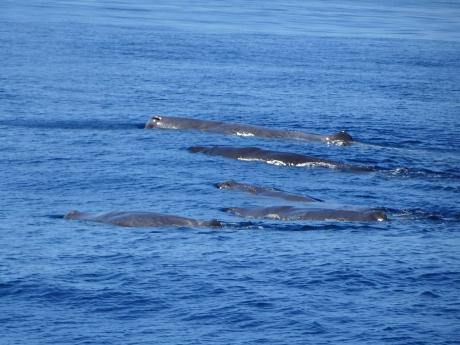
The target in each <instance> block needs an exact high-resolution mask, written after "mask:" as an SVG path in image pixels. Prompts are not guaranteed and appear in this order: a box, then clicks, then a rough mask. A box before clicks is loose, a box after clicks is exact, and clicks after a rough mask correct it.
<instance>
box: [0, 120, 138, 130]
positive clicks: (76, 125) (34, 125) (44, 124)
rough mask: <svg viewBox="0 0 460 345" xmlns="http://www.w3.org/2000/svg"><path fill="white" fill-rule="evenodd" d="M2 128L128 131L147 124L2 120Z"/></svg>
mask: <svg viewBox="0 0 460 345" xmlns="http://www.w3.org/2000/svg"><path fill="white" fill-rule="evenodd" d="M0 126H8V127H23V128H31V129H71V130H88V129H90V130H101V131H104V130H110V131H111V130H128V129H144V126H145V123H132V122H119V121H108V120H61V121H59V120H58V121H46V120H36V119H34V120H0Z"/></svg>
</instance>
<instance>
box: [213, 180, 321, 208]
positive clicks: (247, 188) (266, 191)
mask: <svg viewBox="0 0 460 345" xmlns="http://www.w3.org/2000/svg"><path fill="white" fill-rule="evenodd" d="M215 186H216V187H217V188H219V189H231V190H238V191H242V192H246V193H251V194H255V195H261V196H266V197H271V198H277V199H283V200H286V201H293V202H306V203H310V202H322V200H320V199H316V198H312V197H309V196H303V195H296V194H291V193H287V192H284V191H282V190H279V189H273V188H266V187H260V186H255V185H251V184H247V183H240V182H236V181H234V180H228V181H224V182H221V183H216V184H215Z"/></svg>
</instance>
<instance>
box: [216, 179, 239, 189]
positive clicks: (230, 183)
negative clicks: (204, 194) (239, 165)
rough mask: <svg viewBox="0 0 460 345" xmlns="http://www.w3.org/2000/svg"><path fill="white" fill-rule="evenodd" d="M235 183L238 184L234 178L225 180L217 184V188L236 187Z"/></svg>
mask: <svg viewBox="0 0 460 345" xmlns="http://www.w3.org/2000/svg"><path fill="white" fill-rule="evenodd" d="M235 185H236V182H235V181H233V180H228V181H225V182H221V183H216V184H215V186H216V188H219V189H230V188H232V187H234V186H235Z"/></svg>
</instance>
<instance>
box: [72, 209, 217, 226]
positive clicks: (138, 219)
mask: <svg viewBox="0 0 460 345" xmlns="http://www.w3.org/2000/svg"><path fill="white" fill-rule="evenodd" d="M64 218H65V219H78V220H86V221H91V222H98V223H107V224H113V225H118V226H126V227H154V226H184V227H220V226H222V224H221V223H220V222H219V221H217V220H211V221H199V220H195V219H191V218H185V217H179V216H173V215H167V214H161V213H154V212H109V213H98V214H92V213H83V212H78V211H71V212H69V213H67V214H66V215H65V216H64Z"/></svg>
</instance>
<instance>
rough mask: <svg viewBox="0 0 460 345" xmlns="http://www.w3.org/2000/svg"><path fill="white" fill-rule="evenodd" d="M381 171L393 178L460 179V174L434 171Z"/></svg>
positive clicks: (410, 169) (400, 168) (409, 169)
mask: <svg viewBox="0 0 460 345" xmlns="http://www.w3.org/2000/svg"><path fill="white" fill-rule="evenodd" d="M379 170H381V171H384V172H387V173H389V174H390V175H393V176H402V177H427V178H450V179H460V173H457V172H451V171H434V170H430V169H412V168H407V167H399V168H393V169H384V168H380V169H379Z"/></svg>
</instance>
